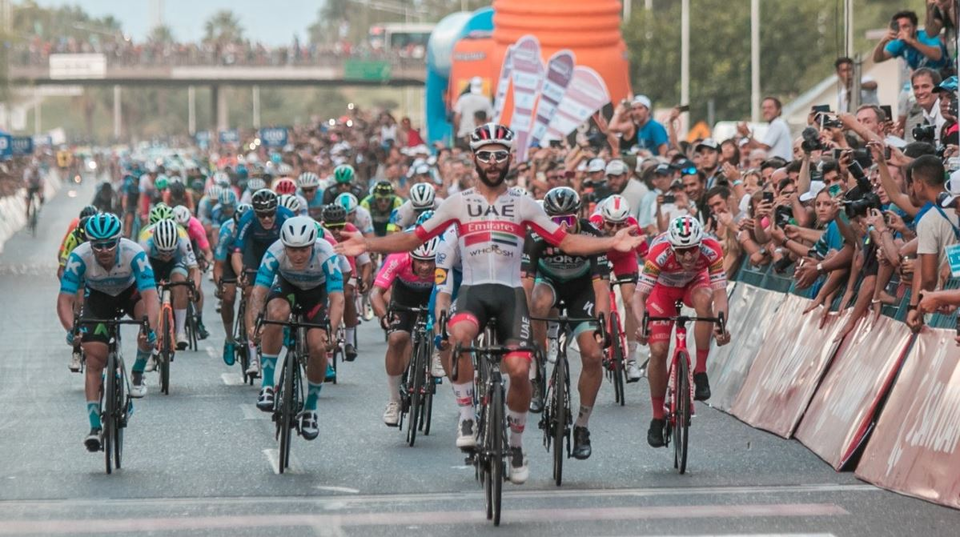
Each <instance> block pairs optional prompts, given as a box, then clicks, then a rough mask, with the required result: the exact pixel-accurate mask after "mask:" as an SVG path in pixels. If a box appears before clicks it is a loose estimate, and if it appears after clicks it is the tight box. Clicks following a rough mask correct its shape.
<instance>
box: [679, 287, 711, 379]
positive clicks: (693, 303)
mask: <svg viewBox="0 0 960 537" xmlns="http://www.w3.org/2000/svg"><path fill="white" fill-rule="evenodd" d="M683 302H684V303H685V304H686V305H687V306H689V307H692V308H693V309H694V310H696V312H697V317H713V291H711V290H710V284H709V279H708V278H707V276H706V273H703V274H701V276H700V277H699V278H697V279H696V280H694V281H693V282H692V283H691V284H690V288H689V289H688V290H687V293H686V294H685V295H684V297H683ZM712 333H713V323H708V322H699V321H698V322H697V323H696V325H695V326H694V331H693V336H694V341H696V344H697V362H696V364H695V365H694V366H693V372H694V373H706V371H707V356H708V355H709V354H710V337H711V335H712Z"/></svg>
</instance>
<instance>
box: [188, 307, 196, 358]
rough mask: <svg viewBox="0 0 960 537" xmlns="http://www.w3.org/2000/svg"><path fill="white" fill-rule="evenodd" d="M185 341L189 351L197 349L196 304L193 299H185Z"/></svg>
mask: <svg viewBox="0 0 960 537" xmlns="http://www.w3.org/2000/svg"><path fill="white" fill-rule="evenodd" d="M187 341H188V345H189V347H187V348H188V349H190V350H191V351H194V352H196V350H197V306H196V304H194V303H193V300H188V301H187Z"/></svg>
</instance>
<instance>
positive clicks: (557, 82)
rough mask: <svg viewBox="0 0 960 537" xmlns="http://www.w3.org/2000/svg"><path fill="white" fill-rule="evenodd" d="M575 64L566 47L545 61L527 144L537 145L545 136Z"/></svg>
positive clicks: (571, 76)
mask: <svg viewBox="0 0 960 537" xmlns="http://www.w3.org/2000/svg"><path fill="white" fill-rule="evenodd" d="M575 64H576V59H575V57H574V55H573V52H572V51H569V50H566V49H564V50H560V51H557V52H556V53H555V54H554V55H553V56H551V57H550V60H549V61H547V76H546V80H545V81H544V83H543V92H542V93H541V95H540V104H538V105H537V121H536V123H535V125H534V127H533V135H532V136H531V139H530V144H529V145H531V146H533V145H538V144H539V143H540V140H543V139H544V137H545V136H546V134H547V127H548V126H549V125H550V121H551V120H552V119H553V116H554V114H555V113H556V111H557V105H558V104H560V101H562V100H563V95H564V94H565V93H566V91H567V86H568V85H569V84H570V80H571V79H573V69H574V65H575Z"/></svg>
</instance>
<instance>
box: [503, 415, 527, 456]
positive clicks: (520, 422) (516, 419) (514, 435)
mask: <svg viewBox="0 0 960 537" xmlns="http://www.w3.org/2000/svg"><path fill="white" fill-rule="evenodd" d="M507 425H508V426H509V427H510V447H512V448H514V447H521V446H522V445H523V429H524V428H525V427H526V426H527V413H526V412H514V411H513V410H510V409H509V408H508V409H507Z"/></svg>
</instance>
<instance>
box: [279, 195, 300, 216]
mask: <svg viewBox="0 0 960 537" xmlns="http://www.w3.org/2000/svg"><path fill="white" fill-rule="evenodd" d="M278 201H279V202H280V206H281V207H286V208H287V209H290V210H291V211H293V214H300V200H299V199H298V198H297V197H296V196H294V195H293V194H284V195H282V196H280V199H279V200H278Z"/></svg>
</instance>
